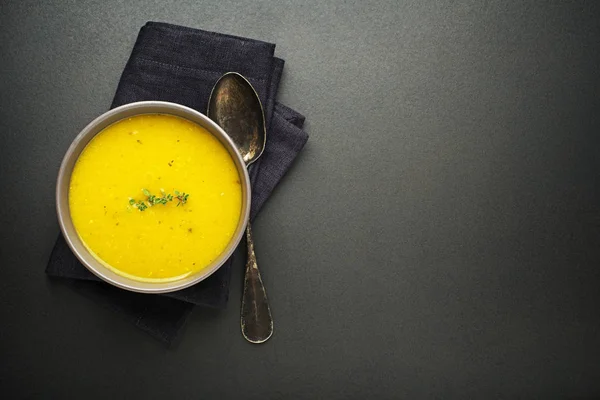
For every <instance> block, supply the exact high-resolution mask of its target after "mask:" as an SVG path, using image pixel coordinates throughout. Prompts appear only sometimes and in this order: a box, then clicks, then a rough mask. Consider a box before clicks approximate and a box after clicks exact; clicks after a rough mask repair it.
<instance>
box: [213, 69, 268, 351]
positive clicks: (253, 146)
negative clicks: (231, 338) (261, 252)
mask: <svg viewBox="0 0 600 400" xmlns="http://www.w3.org/2000/svg"><path fill="white" fill-rule="evenodd" d="M207 114H208V118H210V119H212V120H213V121H214V122H216V123H217V125H219V126H220V127H221V128H223V130H224V131H225V133H227V135H229V137H230V138H231V139H232V140H233V142H234V143H235V145H236V146H237V148H238V150H239V152H240V154H241V155H242V158H243V159H244V162H245V163H246V168H248V167H249V166H250V164H252V163H253V162H255V161H256V160H257V159H258V158H259V157H260V156H261V154H262V153H263V150H264V149H265V142H266V140H267V132H266V129H265V116H264V113H263V108H262V105H261V102H260V99H259V98H258V94H257V93H256V91H255V90H254V88H253V87H252V85H251V84H250V82H248V81H247V80H246V78H244V77H243V76H242V75H240V74H238V73H236V72H228V73H226V74H225V75H223V76H222V77H221V78H220V79H219V80H218V81H217V83H216V84H215V86H214V87H213V89H212V92H211V94H210V99H209V100H208V111H207ZM246 243H247V247H248V258H247V261H246V272H245V276H244V293H243V294H242V311H241V326H242V334H243V335H244V337H245V338H246V340H248V341H249V342H251V343H263V342H265V341H266V340H267V339H269V338H270V337H271V335H272V334H273V318H272V317H271V308H270V307H269V302H268V300H267V293H266V292H265V287H264V285H263V282H262V279H261V277H260V272H259V271H258V264H257V262H256V254H254V240H253V239H252V228H251V227H250V221H248V225H247V226H246Z"/></svg>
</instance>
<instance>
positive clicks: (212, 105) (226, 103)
mask: <svg viewBox="0 0 600 400" xmlns="http://www.w3.org/2000/svg"><path fill="white" fill-rule="evenodd" d="M207 115H208V117H209V118H210V119H212V120H213V121H214V122H216V123H217V125H219V126H220V127H221V128H223V130H224V131H225V132H227V134H228V135H229V137H230V138H231V139H232V140H233V142H234V143H235V144H236V146H237V148H238V151H239V152H240V153H241V154H242V158H243V159H244V162H245V163H246V165H247V166H249V165H250V164H252V163H253V162H254V161H256V160H257V159H258V158H259V157H260V156H261V155H262V153H263V150H264V148H265V143H266V140H267V131H266V129H265V119H264V113H263V108H262V104H261V102H260V98H259V97H258V94H257V93H256V91H255V90H254V88H253V87H252V85H251V84H250V82H248V80H246V78H244V77H243V76H242V75H240V74H238V73H236V72H228V73H226V74H225V75H223V76H222V77H221V78H220V79H219V80H218V81H217V83H216V84H215V86H214V87H213V90H212V92H211V94H210V100H209V102H208V111H207Z"/></svg>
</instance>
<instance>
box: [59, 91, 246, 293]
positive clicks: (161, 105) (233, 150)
mask: <svg viewBox="0 0 600 400" xmlns="http://www.w3.org/2000/svg"><path fill="white" fill-rule="evenodd" d="M148 109H157V111H148ZM136 110H139V111H140V112H137V113H132V114H126V115H123V116H122V118H118V117H119V116H120V115H121V114H124V113H128V112H131V111H136ZM158 110H160V111H158ZM169 110H170V111H174V112H175V111H177V112H179V113H172V114H170V113H169ZM143 114H168V115H175V116H179V117H182V118H186V116H185V115H188V116H191V117H194V118H195V119H197V120H200V121H202V123H198V122H197V121H195V120H194V119H191V118H186V119H188V120H189V121H191V122H193V123H196V124H198V125H200V126H202V127H203V128H205V129H206V130H208V131H209V133H211V134H212V135H213V136H215V137H216V138H217V139H218V140H219V141H220V142H221V143H222V144H223V145H225V147H226V148H227V150H228V152H229V154H230V156H231V157H232V159H233V160H234V163H235V164H236V168H237V170H238V174H239V175H240V178H241V179H240V181H241V182H242V210H241V213H240V219H239V222H238V225H237V227H236V230H235V232H234V235H233V236H232V238H231V239H230V241H229V244H228V245H227V247H226V248H225V250H224V251H223V252H222V253H221V254H220V255H219V257H217V258H216V259H215V260H214V261H213V262H212V263H211V264H209V265H208V266H207V267H205V268H203V269H202V270H200V271H198V272H196V273H194V274H192V275H190V276H189V277H185V278H182V279H178V280H174V281H167V282H156V283H152V282H145V281H138V280H135V279H132V278H128V277H125V276H123V275H120V274H117V273H116V272H114V271H112V270H111V269H109V268H108V267H106V266H104V265H102V263H101V262H100V261H99V260H97V259H96V257H94V256H93V255H92V254H91V252H90V251H89V249H88V248H87V246H86V245H85V244H84V242H83V240H81V238H80V237H79V235H78V234H77V232H76V230H75V228H74V226H73V222H72V219H71V213H70V210H69V205H68V192H69V190H68V185H69V182H70V179H71V174H72V172H73V167H74V163H75V162H76V161H77V159H78V158H79V156H80V155H81V152H82V151H83V150H84V149H85V146H87V144H88V143H89V142H90V141H91V140H92V139H93V138H94V137H95V136H96V135H97V134H99V133H100V132H102V131H103V130H104V129H105V128H106V127H107V126H110V125H111V124H113V123H116V122H117V121H120V120H122V119H125V118H128V117H131V116H134V115H143ZM182 114H183V115H182ZM114 118H116V119H115V120H114V121H112V122H110V123H109V124H107V125H106V126H104V127H102V128H98V127H99V126H102V124H103V123H104V122H106V121H107V120H109V121H110V120H112V119H114ZM215 132H216V134H215ZM82 141H86V142H85V144H84V145H82V144H81V142H82ZM78 150H79V151H78ZM73 158H74V161H73ZM71 161H73V162H72V164H71V163H70V162H71ZM69 164H71V166H70V167H69ZM64 185H67V189H66V194H65V189H64V187H65V186H64ZM251 193H252V191H251V186H250V176H249V174H248V169H247V167H246V165H245V163H244V161H243V158H242V155H241V154H240V152H239V151H238V149H237V147H236V145H235V143H234V142H233V140H232V139H231V138H230V137H229V136H228V135H227V134H226V133H225V131H224V130H223V129H222V128H221V127H220V126H219V125H217V124H216V123H215V122H214V121H212V120H211V119H210V118H208V117H207V116H206V115H204V114H202V113H200V112H199V111H197V110H194V109H193V108H190V107H187V106H184V105H181V104H177V103H172V102H167V101H154V100H152V101H139V102H134V103H128V104H124V105H122V106H119V107H116V108H113V109H111V110H109V111H107V112H105V113H103V114H101V115H99V116H98V117H96V118H95V119H94V120H92V122H90V123H89V124H87V125H86V126H85V127H84V128H83V129H82V130H81V131H80V132H79V134H78V135H77V136H76V137H75V139H73V141H72V142H71V144H70V146H69V148H68V149H67V151H66V153H65V155H64V157H63V159H62V161H61V164H60V168H59V171H58V177H57V181H56V192H55V201H56V213H57V216H58V222H59V226H60V230H61V233H62V235H63V237H64V238H65V241H66V242H67V245H68V246H69V248H70V250H71V252H73V254H74V255H75V256H76V257H77V259H78V260H79V261H80V262H81V263H82V264H83V265H84V266H85V267H86V268H87V269H88V270H89V271H90V272H91V273H93V274H94V275H95V276H97V277H98V278H100V279H101V280H103V281H105V282H107V283H109V284H111V285H113V286H116V287H118V288H121V289H125V290H129V291H132V292H138V293H154V294H159V293H170V292H174V291H177V290H181V289H185V288H188V287H190V286H193V285H195V284H197V283H198V282H201V281H203V280H204V279H206V278H208V277H209V276H211V275H212V274H213V273H215V272H216V271H217V270H218V269H219V268H221V267H222V266H223V264H224V263H225V262H226V261H227V260H228V259H229V258H230V257H231V255H232V254H233V252H234V251H235V249H236V248H237V246H238V245H239V243H240V241H241V239H242V237H243V235H244V231H245V229H246V225H247V223H248V219H249V216H250V206H251V197H252V196H251ZM69 224H70V225H71V226H68V225H69ZM73 234H74V235H73ZM74 236H75V237H74ZM113 268H114V267H113Z"/></svg>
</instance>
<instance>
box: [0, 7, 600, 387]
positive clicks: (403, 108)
mask: <svg viewBox="0 0 600 400" xmlns="http://www.w3.org/2000/svg"><path fill="white" fill-rule="evenodd" d="M525 3H529V2H521V1H508V2H507V1H479V0H477V1H469V2H461V3H460V4H458V3H456V2H445V1H444V2H442V1H423V0H419V1H389V2H383V1H380V2H371V1H364V0H359V1H344V2H337V3H334V2H329V1H321V0H319V1H252V2H250V1H249V2H238V1H224V0H219V1H197V0H193V1H169V0H156V1H127V2H124V1H104V2H96V1H58V0H55V1H44V2H38V1H22V0H21V1H16V0H8V1H7V0H2V1H1V2H0V66H1V69H0V132H1V145H0V167H1V172H2V173H1V177H2V178H1V179H2V181H1V186H0V216H1V219H0V229H1V232H2V233H1V235H2V241H1V252H2V254H1V258H0V261H1V269H0V274H1V279H0V312H1V317H2V318H1V320H0V350H1V353H0V357H1V358H0V386H1V389H2V390H4V391H6V392H11V393H12V394H13V395H14V397H43V398H64V397H79V398H84V397H87V398H90V397H94V398H114V397H130V398H133V397H142V396H145V397H150V398H206V399H211V398H213V399H216V398H239V399H242V398H263V399H267V398H309V399H310V398H312V399H314V398H327V399H337V398H420V397H444V398H466V397H471V398H490V397H515V396H518V397H525V398H543V397H565V396H570V397H577V396H593V395H600V330H599V328H600V309H599V307H598V306H599V305H600V210H599V205H600V190H599V188H600V186H599V173H600V156H599V155H598V153H599V144H600V139H599V135H600V113H599V111H600V110H599V105H600V104H599V103H600V101H599V98H598V96H599V94H600V77H599V72H600V63H599V61H600V2H593V1H590V2H570V1H554V2H545V1H540V2H535V3H536V5H535V6H533V5H531V4H525ZM532 3H533V2H532ZM147 20H158V21H164V22H171V23H177V24H182V25H187V26H191V27H196V28H202V29H206V30H216V31H220V32H226V33H231V34H236V35H242V36H248V37H252V38H256V39H261V40H265V41H271V42H275V43H277V45H278V47H277V55H278V56H280V57H283V58H285V59H286V61H287V63H286V68H285V72H284V77H283V80H282V87H281V91H280V96H279V99H280V101H282V102H283V103H285V104H287V105H289V106H291V107H293V108H295V109H297V110H299V111H300V112H302V113H304V114H305V115H306V116H307V131H308V132H309V134H310V135H311V138H310V141H309V143H308V145H307V147H306V148H305V150H304V152H303V153H302V154H301V156H300V157H299V159H298V160H297V162H296V164H295V165H294V167H293V168H292V170H291V171H290V172H289V174H288V176H287V177H286V178H285V179H284V181H283V182H282V183H281V185H280V186H279V187H278V189H277V190H276V192H275V193H274V195H273V197H272V198H271V199H270V201H269V202H268V204H267V205H266V207H265V208H264V211H263V213H262V214H261V215H260V217H259V218H258V220H257V221H256V224H255V225H254V233H255V239H256V246H257V252H258V257H259V262H260V265H261V268H262V271H263V278H264V281H265V284H266V287H267V290H268V293H269V297H270V300H271V303H272V308H273V313H274V318H275V324H276V325H275V334H274V336H273V337H272V339H271V340H270V341H269V342H267V343H266V344H264V345H261V346H253V345H250V344H248V343H246V342H245V341H244V339H243V338H242V336H241V334H240V329H239V299H240V291H241V277H242V272H241V269H242V264H241V262H242V257H238V259H237V264H238V271H239V273H235V274H234V281H233V283H234V284H233V286H232V293H231V301H230V304H229V307H228V308H227V309H226V310H224V311H222V312H217V311H210V310H205V309H201V308H196V309H195V311H194V312H193V314H192V316H191V318H190V320H189V323H188V325H187V327H186V329H185V331H184V332H183V335H182V337H181V339H180V341H179V342H178V343H177V345H176V346H174V347H173V348H170V349H168V348H165V347H164V346H163V345H162V344H160V343H159V342H157V341H155V340H154V339H152V338H151V337H149V336H147V335H145V334H144V333H142V332H140V331H138V330H137V329H136V328H135V327H134V326H133V325H129V324H128V323H126V322H125V321H123V320H121V319H120V318H119V317H118V316H117V315H116V314H113V313H111V312H110V311H107V310H105V309H103V308H101V307H100V306H98V305H97V304H94V303H93V302H91V301H90V300H87V299H86V298H84V297H82V296H81V295H80V294H78V293H76V292H74V291H72V290H70V289H69V288H68V287H66V286H64V285H62V284H60V282H53V281H50V280H49V279H48V278H47V277H46V276H45V275H44V268H45V264H46V261H47V259H48V257H49V254H50V251H51V249H52V246H53V244H54V240H55V238H56V235H57V233H58V225H57V221H56V216H55V209H54V197H53V196H54V184H55V177H56V174H57V171H58V167H59V164H60V161H61V158H62V156H63V154H64V152H65V151H66V149H67V147H68V145H69V143H70V141H71V140H72V139H73V137H74V136H75V135H76V134H77V133H78V131H79V130H80V129H81V128H82V127H83V126H85V125H86V124H87V123H88V122H89V121H91V120H92V119H93V118H94V117H96V116H97V115H99V114H101V113H102V112H104V111H105V110H106V109H107V108H108V107H109V104H110V101H111V99H112V96H113V94H114V91H115V89H116V84H117V82H118V79H119V76H120V73H121V71H122V69H123V67H124V65H125V62H126V61H127V58H128V56H129V52H130V50H131V48H132V46H133V43H134V40H135V38H136V35H137V33H138V30H139V28H140V27H141V26H142V25H143V24H144V23H145V22H146V21H147Z"/></svg>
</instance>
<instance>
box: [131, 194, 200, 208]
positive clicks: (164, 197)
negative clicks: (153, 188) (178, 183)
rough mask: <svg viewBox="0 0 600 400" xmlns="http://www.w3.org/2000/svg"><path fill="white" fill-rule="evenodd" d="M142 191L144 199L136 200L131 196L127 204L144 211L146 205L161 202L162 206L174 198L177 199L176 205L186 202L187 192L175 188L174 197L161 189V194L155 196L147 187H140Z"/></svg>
mask: <svg viewBox="0 0 600 400" xmlns="http://www.w3.org/2000/svg"><path fill="white" fill-rule="evenodd" d="M142 193H143V194H144V196H146V200H139V201H136V200H135V199H133V198H130V199H129V205H130V206H133V207H134V208H137V209H138V210H140V211H144V210H145V209H146V208H148V207H152V206H155V205H157V204H162V205H163V206H165V205H167V203H168V202H170V201H173V199H174V198H176V199H177V207H179V205H181V204H185V203H186V202H187V199H188V196H189V194H187V193H185V192H183V193H179V191H177V190H175V197H174V196H173V195H172V194H170V193H165V191H164V190H163V189H160V193H161V196H156V195H154V194H152V193H150V191H149V190H148V189H142Z"/></svg>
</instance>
